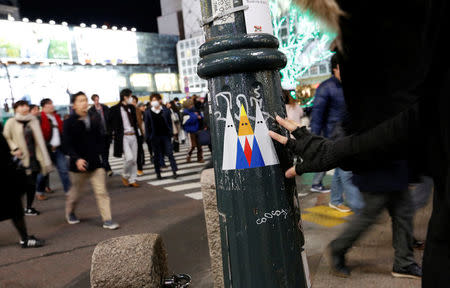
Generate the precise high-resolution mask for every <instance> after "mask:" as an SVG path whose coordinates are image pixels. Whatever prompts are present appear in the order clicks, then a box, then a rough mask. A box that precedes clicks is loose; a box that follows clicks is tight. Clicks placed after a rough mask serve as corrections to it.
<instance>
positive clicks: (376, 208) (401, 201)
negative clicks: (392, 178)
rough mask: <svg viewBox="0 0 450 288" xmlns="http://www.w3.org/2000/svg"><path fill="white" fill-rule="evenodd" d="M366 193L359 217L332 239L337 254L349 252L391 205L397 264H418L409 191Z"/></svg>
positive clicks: (332, 246)
mask: <svg viewBox="0 0 450 288" xmlns="http://www.w3.org/2000/svg"><path fill="white" fill-rule="evenodd" d="M362 195H363V197H364V203H365V205H364V207H363V209H362V210H361V213H360V214H359V215H358V217H355V218H353V219H352V221H351V222H349V223H348V225H347V227H346V229H345V230H344V231H343V232H342V234H341V235H340V236H339V237H338V238H336V239H335V240H333V241H332V242H331V244H330V246H331V249H332V251H333V253H336V254H341V255H342V254H345V253H346V252H347V251H348V249H350V248H351V247H352V246H353V244H354V243H355V242H356V240H358V239H359V238H360V237H361V235H362V234H363V233H364V232H366V231H367V230H368V229H369V227H370V226H371V225H372V224H374V223H375V221H376V219H377V217H378V216H379V215H380V214H381V212H382V211H383V210H384V208H387V209H388V211H389V215H390V216H391V218H392V237H393V238H392V245H393V246H394V250H395V257H394V258H395V260H394V266H395V267H398V268H402V267H406V266H408V265H411V264H413V263H415V260H414V251H413V246H412V244H413V236H412V230H413V222H412V221H413V215H414V210H413V208H412V202H411V196H410V193H409V191H408V190H405V191H388V192H384V193H382V192H376V193H368V192H365V193H362Z"/></svg>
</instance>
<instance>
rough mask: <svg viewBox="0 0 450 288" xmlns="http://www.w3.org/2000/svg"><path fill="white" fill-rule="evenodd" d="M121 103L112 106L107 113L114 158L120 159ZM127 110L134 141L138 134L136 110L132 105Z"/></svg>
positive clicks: (121, 135) (121, 146)
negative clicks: (132, 128) (129, 114)
mask: <svg viewBox="0 0 450 288" xmlns="http://www.w3.org/2000/svg"><path fill="white" fill-rule="evenodd" d="M120 107H121V103H119V104H117V105H114V106H113V107H111V109H110V111H109V120H108V127H109V129H110V133H111V135H112V138H113V140H114V157H118V158H120V157H122V154H123V122H122V113H121V111H120ZM127 108H129V109H130V111H131V121H132V123H130V124H131V125H132V126H133V127H134V130H135V131H134V133H135V135H136V140H137V136H138V135H139V134H138V130H137V127H138V124H137V116H136V108H134V106H133V105H131V104H129V105H127Z"/></svg>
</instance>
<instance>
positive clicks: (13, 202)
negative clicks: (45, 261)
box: [0, 124, 44, 248]
mask: <svg viewBox="0 0 450 288" xmlns="http://www.w3.org/2000/svg"><path fill="white" fill-rule="evenodd" d="M0 126H1V124H0ZM0 163H1V165H0V181H1V183H3V186H2V190H3V193H2V201H0V221H4V220H7V219H11V220H12V223H13V225H14V228H16V230H17V232H19V235H20V242H19V244H20V246H21V247H22V248H33V247H41V246H42V245H44V241H43V240H40V239H37V238H36V237H34V236H32V235H28V232H27V226H26V224H25V218H24V214H23V213H24V210H23V206H22V199H21V198H22V194H23V193H25V192H26V191H27V189H28V188H27V186H26V183H27V182H28V181H27V176H26V174H25V173H24V171H22V170H21V169H18V168H19V167H17V163H14V161H13V159H12V157H11V153H10V147H9V146H8V143H7V142H6V140H5V138H4V137H3V134H0Z"/></svg>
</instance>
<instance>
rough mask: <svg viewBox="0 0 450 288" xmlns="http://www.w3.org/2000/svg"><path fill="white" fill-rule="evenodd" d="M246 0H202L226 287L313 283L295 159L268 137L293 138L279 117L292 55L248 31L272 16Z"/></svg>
mask: <svg viewBox="0 0 450 288" xmlns="http://www.w3.org/2000/svg"><path fill="white" fill-rule="evenodd" d="M242 2H243V0H201V7H202V16H203V25H204V29H205V35H206V43H205V44H204V45H202V46H201V47H200V56H201V57H202V60H201V61H200V62H199V64H198V75H199V76H200V77H202V78H204V79H208V83H209V91H210V103H211V106H210V107H211V111H210V113H211V133H212V145H213V151H214V153H213V161H214V169H215V177H216V189H217V202H218V210H219V218H220V225H221V241H222V255H223V267H224V268H223V269H224V271H223V272H224V278H225V279H224V281H225V286H226V287H239V288H241V287H242V288H249V287H255V288H256V287H258V288H262V287H268V288H269V287H271V288H279V287H300V288H302V287H307V286H308V284H307V283H308V282H307V280H306V278H307V277H308V276H306V275H305V274H306V273H305V271H304V270H305V269H304V265H303V263H304V262H303V261H302V252H303V248H302V247H303V244H304V237H303V234H302V227H301V220H300V210H299V207H298V197H297V191H296V185H295V181H294V180H289V179H286V178H285V177H284V172H285V171H286V170H287V169H288V168H289V167H292V161H290V160H289V157H288V155H287V153H286V151H285V149H284V147H282V146H281V145H280V144H278V143H274V142H273V141H272V140H271V139H270V137H269V136H268V134H267V133H268V130H275V131H278V132H279V133H284V134H285V135H287V132H286V131H281V129H280V128H279V127H278V126H277V124H276V122H275V121H274V118H275V116H276V115H280V116H282V117H285V115H286V110H285V105H284V101H283V97H282V92H281V83H280V75H279V69H281V68H283V67H284V66H285V65H286V57H285V55H284V54H282V53H281V52H279V51H278V50H277V48H278V40H277V39H276V38H275V37H274V36H272V35H270V34H247V29H249V28H247V27H246V24H249V23H250V21H255V19H256V21H259V20H258V19H266V20H267V17H270V15H265V14H264V13H261V11H262V10H261V9H256V8H255V7H256V6H255V5H251V3H250V2H253V3H254V2H260V3H261V2H263V3H264V2H267V0H258V1H255V0H247V1H245V3H242ZM247 2H248V3H250V4H248V6H247V5H246V4H247ZM260 7H261V6H260ZM254 8H255V11H253V10H252V9H254ZM263 10H264V9H263ZM265 11H267V14H268V13H269V12H268V10H267V9H266V10H265ZM252 13H254V14H252ZM258 14H259V15H258ZM221 15H224V16H223V17H220V16H221ZM249 15H250V16H251V17H250V16H249ZM215 16H216V17H215ZM249 17H250V18H251V19H250V18H249ZM262 22H264V21H262ZM265 23H267V21H266V22H265ZM269 23H270V21H269ZM247 26H248V25H247ZM253 28H254V29H255V30H256V31H258V30H263V29H261V28H262V26H259V25H255V26H252V27H251V29H253ZM249 32H254V31H249ZM304 259H306V257H304Z"/></svg>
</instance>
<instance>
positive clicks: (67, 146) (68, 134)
mask: <svg viewBox="0 0 450 288" xmlns="http://www.w3.org/2000/svg"><path fill="white" fill-rule="evenodd" d="M62 143H63V145H62V146H63V151H64V153H65V154H66V155H69V157H70V158H71V160H72V161H73V162H76V161H77V160H78V159H80V156H79V155H78V153H77V152H76V151H75V149H74V147H73V143H74V140H73V121H72V118H69V119H67V120H64V124H63V135H62Z"/></svg>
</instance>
